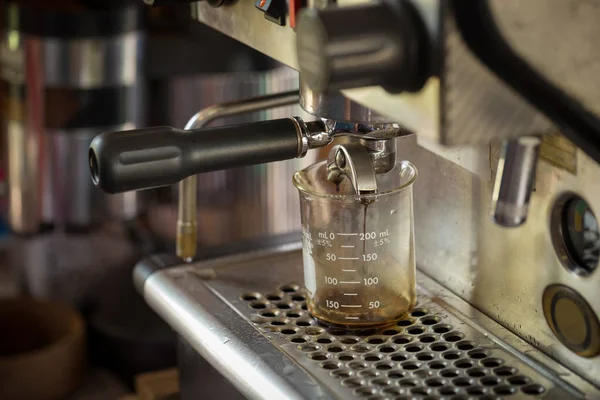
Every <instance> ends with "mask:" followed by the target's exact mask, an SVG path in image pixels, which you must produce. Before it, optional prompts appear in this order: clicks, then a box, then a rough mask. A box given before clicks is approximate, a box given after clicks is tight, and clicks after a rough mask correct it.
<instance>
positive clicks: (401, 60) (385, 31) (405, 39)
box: [296, 0, 429, 93]
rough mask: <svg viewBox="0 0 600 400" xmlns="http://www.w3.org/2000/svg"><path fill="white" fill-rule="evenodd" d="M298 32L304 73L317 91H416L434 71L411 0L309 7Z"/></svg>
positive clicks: (302, 72)
mask: <svg viewBox="0 0 600 400" xmlns="http://www.w3.org/2000/svg"><path fill="white" fill-rule="evenodd" d="M296 33H297V50H298V61H299V67H300V68H299V69H300V75H301V79H302V80H303V81H304V82H305V83H306V84H307V85H308V86H309V87H310V88H311V89H313V90H314V91H316V92H320V93H323V92H327V91H335V90H341V89H350V88H356V87H365V86H382V87H383V88H384V89H385V90H387V91H388V92H390V93H399V92H403V91H412V92H414V91H418V90H420V89H421V88H422V87H423V84H424V83H425V80H426V79H427V77H428V75H429V68H428V66H427V64H428V63H427V60H426V55H427V54H428V51H429V50H428V49H429V46H428V45H427V39H426V38H427V35H426V33H425V29H424V26H423V23H422V20H421V18H420V16H419V14H418V12H417V11H416V10H415V9H414V7H413V6H412V5H411V4H410V3H409V2H408V1H403V0H399V1H398V0H396V1H393V0H391V1H384V2H379V3H366V4H360V5H356V6H348V7H339V8H336V7H332V8H327V9H324V10H317V9H314V8H310V9H305V10H303V11H302V13H301V14H300V16H299V20H298V24H297V27H296Z"/></svg>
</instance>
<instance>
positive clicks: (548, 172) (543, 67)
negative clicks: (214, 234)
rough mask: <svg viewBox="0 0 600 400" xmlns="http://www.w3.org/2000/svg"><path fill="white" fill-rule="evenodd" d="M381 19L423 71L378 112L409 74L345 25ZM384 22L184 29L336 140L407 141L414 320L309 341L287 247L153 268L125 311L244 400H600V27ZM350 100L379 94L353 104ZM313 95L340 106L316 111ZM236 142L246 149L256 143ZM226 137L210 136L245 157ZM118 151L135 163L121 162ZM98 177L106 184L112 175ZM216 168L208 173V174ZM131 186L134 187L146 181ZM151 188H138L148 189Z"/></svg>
mask: <svg viewBox="0 0 600 400" xmlns="http://www.w3.org/2000/svg"><path fill="white" fill-rule="evenodd" d="M396 3H398V4H400V3H401V4H402V5H404V6H405V7H407V8H406V9H407V10H410V12H411V13H412V14H411V15H413V17H414V15H417V16H418V18H417V19H418V20H419V21H420V22H421V25H422V26H421V28H423V30H422V31H421V33H424V35H422V36H421V37H419V39H420V40H424V42H422V43H426V46H424V48H423V49H424V52H423V54H421V56H422V57H425V58H427V59H428V61H429V62H428V64H427V67H428V68H430V70H428V71H427V73H428V74H427V79H425V80H424V82H423V85H422V86H421V87H416V88H415V87H411V88H409V89H407V90H404V91H402V93H400V94H392V93H393V92H394V86H393V83H397V82H391V83H390V82H389V81H386V82H383V81H381V82H380V80H378V79H380V77H379V76H378V75H377V74H376V73H374V72H373V71H375V72H378V71H379V72H381V74H380V75H381V76H385V77H388V75H389V74H388V73H389V72H393V71H397V69H392V70H391V71H390V70H389V69H388V67H390V64H393V65H394V67H396V66H397V64H398V63H402V62H403V60H404V59H405V57H408V56H409V54H408V52H407V51H408V50H407V51H404V50H406V49H405V48H403V47H402V46H400V45H399V44H398V43H396V42H394V40H393V39H394V38H395V36H392V37H389V36H386V35H387V34H389V33H390V29H391V27H392V28H393V27H398V26H401V27H402V28H404V26H403V25H402V24H393V22H394V21H391V22H392V23H391V25H390V20H389V19H386V18H387V17H385V18H383V19H382V24H381V26H377V24H368V25H367V24H365V26H362V25H361V24H360V23H359V22H360V16H361V12H369V13H372V14H370V15H380V16H385V15H386V13H385V11H386V10H391V11H393V12H396V9H395V8H394V7H396V6H397V4H396ZM396 3H394V2H389V1H382V2H364V1H360V0H358V1H350V0H340V1H338V2H335V4H334V3H333V2H328V1H324V2H310V1H309V2H306V3H301V2H297V3H296V2H295V1H290V2H288V3H287V4H288V6H289V9H288V10H287V11H283V13H282V11H281V9H280V8H277V4H279V5H280V6H281V5H282V4H283V3H278V2H277V0H271V1H265V2H257V3H256V4H252V2H249V1H238V2H233V3H227V2H197V3H194V4H193V5H192V6H191V8H192V15H193V16H194V17H195V18H196V19H198V20H199V21H201V22H203V23H205V24H207V25H210V26H212V27H214V28H216V29H218V30H220V31H222V32H224V33H225V34H227V35H228V36H231V37H233V38H236V39H238V40H240V41H242V42H243V43H245V44H247V45H249V46H251V47H254V48H256V49H258V50H259V51H261V52H263V53H265V54H267V55H270V56H271V57H273V58H275V59H277V60H278V61H281V62H283V63H284V64H287V65H289V66H291V67H292V68H296V69H300V72H301V79H303V82H302V84H301V93H300V104H301V105H302V106H303V108H304V109H305V110H306V111H308V112H310V113H312V114H314V115H315V116H316V117H320V118H326V119H334V120H337V121H343V122H346V123H350V124H352V125H353V127H352V131H353V132H356V131H358V129H357V128H358V127H359V126H360V124H365V123H366V124H373V123H388V122H397V123H399V124H401V125H402V126H403V127H404V128H406V129H407V130H410V131H413V132H415V133H416V135H408V136H407V137H400V138H398V139H397V142H398V143H397V146H398V147H397V149H396V152H397V155H398V158H399V159H408V160H409V161H411V162H412V163H413V164H415V165H416V167H417V169H418V170H419V180H418V181H417V183H416V184H415V194H414V198H415V207H414V213H415V217H414V218H415V236H416V258H417V267H418V269H419V270H420V273H421V277H420V280H419V283H420V287H419V296H418V297H419V305H418V308H417V309H416V310H415V311H414V312H413V313H412V314H411V315H410V316H408V317H407V318H405V319H404V320H402V321H400V322H399V323H398V324H397V326H394V327H386V328H383V329H381V330H380V331H372V332H362V333H355V334H350V333H348V332H347V331H339V330H336V329H331V328H326V327H323V326H319V325H318V324H317V323H316V321H315V320H314V319H312V318H311V317H310V316H308V315H307V314H306V312H305V310H304V309H303V302H304V297H303V294H302V289H301V287H300V286H299V284H300V282H299V277H300V259H301V257H300V256H299V253H298V251H297V246H298V244H297V243H295V244H294V243H291V244H290V245H289V246H290V247H286V248H284V249H281V248H279V249H270V250H267V251H265V252H254V253H245V254H238V255H235V256H232V257H230V258H223V259H217V260H214V261H210V262H205V263H197V264H194V263H192V264H191V265H181V264H179V261H178V260H176V259H175V260H173V259H168V258H161V257H158V256H156V257H151V258H149V259H147V260H145V261H143V262H141V263H140V264H138V266H137V267H136V272H135V274H134V280H135V281H136V284H137V286H138V289H139V291H140V292H141V293H142V295H143V296H144V298H145V299H146V301H147V302H148V303H149V304H150V305H151V306H152V307H153V308H154V309H155V311H157V312H158V313H159V314H160V315H161V316H162V317H163V318H164V319H165V320H166V321H167V322H168V323H169V324H170V325H171V326H172V327H173V328H174V329H175V330H176V331H177V332H178V333H179V334H180V335H181V336H182V338H183V339H184V340H185V342H187V343H189V346H191V347H192V348H193V349H195V350H196V351H197V352H198V353H199V356H202V357H204V358H205V359H206V360H207V361H208V362H209V363H210V364H211V365H212V366H213V367H214V368H215V369H216V370H217V371H219V372H220V373H221V374H222V375H223V376H224V377H225V378H226V379H227V380H228V381H229V382H230V383H231V384H232V385H233V386H234V387H235V388H236V389H237V391H239V392H240V393H241V394H242V395H243V396H246V397H249V398H294V399H295V398H323V399H325V398H350V397H352V396H357V397H365V398H369V399H372V400H374V399H387V398H398V399H404V398H407V399H412V398H431V399H438V398H456V399H461V398H503V397H509V396H514V397H517V398H521V397H524V398H527V397H529V396H534V397H535V396H537V397H545V398H600V389H599V387H600V356H599V355H600V322H599V321H598V316H597V315H598V313H599V312H600V298H599V297H598V291H597V290H596V288H597V287H598V284H599V283H600V282H599V279H600V276H599V275H598V273H597V272H596V270H597V264H598V260H599V259H600V246H599V243H600V237H599V229H598V223H597V221H596V219H595V217H594V216H593V214H594V211H595V212H596V214H597V213H598V212H600V211H598V210H600V203H598V201H597V199H598V193H596V192H597V191H598V187H597V185H595V182H596V181H597V179H598V176H600V166H599V164H598V161H600V151H599V150H600V140H598V139H599V138H598V133H599V132H600V130H599V129H598V127H599V126H600V125H598V115H600V109H599V108H598V107H599V105H600V101H599V98H598V93H599V91H598V90H596V88H597V87H596V86H595V85H594V84H589V85H588V84H586V82H588V81H589V77H590V76H594V74H595V73H596V72H598V65H599V62H598V60H599V59H600V53H599V52H597V51H594V48H593V45H592V43H593V42H594V37H595V32H597V30H598V28H597V26H596V24H595V21H596V20H597V17H598V15H599V13H600V8H599V7H598V6H597V5H596V4H593V3H592V2H588V1H558V0H556V1H550V2H547V3H546V2H544V3H542V2H533V1H531V2H522V1H517V0H512V1H501V0H490V1H467V0H463V1H460V0H457V1H449V2H442V1H436V0H411V1H402V2H396ZM271 7H275V8H273V9H271ZM303 7H308V8H311V9H312V11H311V12H307V13H305V14H304V15H305V17H304V18H305V19H304V20H305V21H309V22H310V23H309V22H306V23H304V25H302V24H296V22H295V21H294V19H293V18H291V17H290V14H289V12H291V11H292V10H293V14H294V15H295V14H296V13H297V12H299V11H300V10H301V9H302V8H303ZM353 7H357V8H353ZM377 7H380V8H377ZM381 7H383V8H381ZM386 7H389V8H386ZM315 10H319V11H315ZM336 13H337V17H336ZM340 16H341V17H340ZM540 16H543V17H540ZM342 17H343V18H342ZM574 17H577V18H574ZM301 18H302V17H301ZM307 18H312V19H310V20H309V19H307ZM336 18H339V19H337V20H336ZM301 20H302V19H301ZM384 20H385V21H384ZM332 21H334V22H337V23H336V24H333V23H332ZM349 21H350V22H353V23H349ZM370 21H372V20H370ZM575 21H576V22H575ZM344 22H348V23H346V24H345V23H344ZM355 22H356V23H355ZM384 22H385V24H387V25H385V24H384ZM396 22H397V21H396ZM311 24H312V25H311ZM290 25H294V26H290ZM384 25H385V26H384ZM559 25H560V26H562V27H563V28H564V29H560V30H559V29H556V26H559ZM490 26H492V27H495V28H496V29H497V31H498V32H490V31H489V29H487V28H489V27H490ZM294 27H295V28H296V30H294V29H293V28H294ZM307 27H309V28H311V27H312V28H314V29H313V30H311V29H308V28H307ZM386 29H387V30H386ZM486 29H487V30H486ZM492 31H493V29H492ZM364 32H367V33H368V34H366V35H365V36H366V37H367V39H365V40H364V41H363V40H362V39H361V34H363V33H364ZM474 32H475V34H474ZM477 32H479V33H481V34H482V35H481V37H480V38H478V37H477ZM297 35H298V36H299V37H297ZM423 36H424V37H423ZM370 37H375V38H376V39H375V40H369V38H370ZM307 38H308V39H307ZM381 38H383V39H381ZM499 38H500V39H502V40H500V41H498V40H499ZM550 38H554V40H551V39H550ZM387 39H390V40H387ZM488 39H489V41H488V42H486V40H488ZM492 39H494V40H495V41H493V40H492ZM336 40H337V42H336ZM382 42H383V43H384V44H385V46H384V45H381V46H380V47H379V48H378V47H377V45H378V44H380V43H382ZM332 43H333V44H335V43H338V44H339V43H342V44H343V45H340V46H338V47H335V46H334V45H333V44H332ZM486 43H487V47H488V48H489V49H494V50H493V51H489V49H486ZM495 45H499V46H496V47H495ZM557 47H558V48H559V49H560V51H556V48H557ZM323 49H326V50H323ZM381 49H384V50H381ZM423 49H421V50H423ZM507 49H508V50H507ZM296 50H298V53H296ZM330 50H331V51H330ZM333 50H337V51H338V52H335V51H333ZM385 50H388V52H387V53H386V51H385ZM369 51H372V52H373V54H376V55H378V56H380V57H372V58H371V59H366V58H364V59H362V60H364V63H365V64H366V65H367V67H368V68H370V69H368V71H367V72H368V73H367V72H365V74H364V76H363V75H361V74H360V73H358V72H357V70H360V68H359V67H360V66H361V65H360V64H361V57H367V56H368V54H369ZM494 51H498V54H500V56H499V55H498V54H496V55H494ZM296 54H298V55H299V57H296ZM504 56H506V57H504ZM406 59H408V58H406ZM348 60H350V61H348ZM412 61H415V60H412ZM507 61H508V64H511V63H512V66H511V65H506V63H507ZM513 61H514V62H513ZM387 62H389V63H390V64H386V63H387ZM403 66H404V65H403ZM513 67H514V68H513ZM365 68H366V67H365ZM315 71H316V72H315ZM359 72H360V71H359ZM403 72H405V71H403ZM421 72H423V71H421ZM369 74H371V75H369ZM392 75H393V74H392ZM400 75H402V74H400ZM304 78H308V79H304ZM357 82H358V83H357ZM365 82H367V83H369V84H374V85H375V86H377V85H381V87H373V86H372V85H371V86H370V87H360V86H368V85H366V84H365ZM528 82H529V83H531V85H529V84H528ZM336 84H339V85H341V86H336ZM344 84H347V85H348V86H347V87H345V86H344ZM311 85H312V86H311ZM319 85H321V86H323V87H325V86H327V87H329V86H331V87H335V88H336V90H338V89H339V90H341V94H340V93H332V92H331V91H330V92H328V93H326V94H324V95H323V94H319V93H317V92H316V91H315V90H314V87H313V86H319ZM328 85H329V86H328ZM384 88H385V89H384ZM344 96H346V97H344ZM560 105H562V106H564V107H562V108H561V107H559V106H560ZM272 122H274V123H279V122H280V121H279V122H278V121H272ZM326 122H327V121H324V122H323V124H324V126H325V127H326V128H327V129H325V130H324V131H328V129H330V128H331V126H328V125H327V123H326ZM261 126H266V125H261ZM249 127H251V128H252V129H253V130H252V133H253V134H254V135H259V133H260V132H256V131H255V130H254V129H255V128H256V127H258V125H248V126H247V127H246V128H249ZM241 129H242V128H241V127H240V126H233V127H228V128H227V130H226V131H222V134H223V135H230V136H227V138H229V139H233V138H237V140H239V142H240V143H241V145H240V146H243V145H245V143H246V142H245V141H244V140H245V138H243V137H241V136H240V135H239V132H238V130H241ZM261 129H266V128H261ZM559 129H562V132H561V133H560V134H559V133H557V132H558V131H559ZM282 130H283V128H281V129H278V132H279V131H282ZM234 131H235V132H234ZM157 132H158V131H157V130H156V129H154V130H153V129H149V130H147V131H146V132H145V133H146V134H148V136H147V138H148V140H147V141H145V143H143V144H140V145H143V146H145V147H144V148H145V149H147V150H153V149H154V147H152V146H150V144H149V141H150V139H151V140H152V141H156V146H155V147H156V148H158V149H161V151H164V149H165V148H167V145H166V144H171V143H172V142H170V140H175V139H170V137H171V136H169V135H171V134H172V133H173V134H174V135H179V133H178V132H173V130H172V129H171V128H168V129H167V130H165V131H162V130H161V131H160V132H159V133H160V135H158V133H157ZM206 132H209V133H214V132H212V131H210V130H206V131H204V133H206ZM297 132H300V130H298V131H297ZM303 132H304V131H303ZM142 133H144V132H141V131H139V132H133V133H129V135H131V136H130V137H133V136H134V135H138V134H140V135H141V134H142ZM292 133H293V135H292V136H293V137H294V139H295V136H296V134H295V133H294V132H292ZM305 133H306V132H305ZM313 133H314V132H313ZM328 133H329V131H328ZM198 134H199V135H201V134H202V132H198ZM563 135H564V136H563ZM180 136H181V135H180ZM301 136H302V135H301V134H300V133H298V140H299V141H298V148H299V147H300V141H301V140H300V139H301ZM565 137H566V138H569V139H570V140H567V139H566V138H565ZM106 139H108V137H106ZM103 140H104V139H103V138H101V139H100V140H98V141H97V142H96V146H95V147H94V145H93V146H92V147H93V149H92V150H93V151H94V152H96V153H94V154H96V155H99V154H100V152H101V150H102V149H103V146H104V145H105V143H104V142H103ZM177 140H179V139H177ZM261 140H265V139H264V138H261ZM107 142H108V140H107ZM224 142H225V141H224ZM177 143H178V144H177V145H181V143H180V142H177ZM573 143H574V144H573ZM210 145H211V146H213V145H214V144H213V143H212V142H210ZM215 146H216V145H215ZM295 146H296V142H293V143H292V144H291V147H293V148H294V147H295ZM448 146H454V147H448ZM577 146H579V147H577ZM224 147H226V146H224V143H221V147H218V148H217V150H223V148H224ZM292 150H295V148H294V149H292ZM122 151H123V152H125V153H130V154H131V153H133V152H135V151H137V149H134V148H133V145H132V144H131V143H127V145H126V146H125V147H124V149H123V150H122ZM256 152H257V153H258V152H259V150H256ZM300 153H301V151H298V152H296V151H291V153H290V155H289V156H288V158H292V157H297V156H299V154H300ZM165 154H166V153H165ZM96 155H95V156H94V157H96ZM184 155H185V151H184V149H181V150H180V151H179V152H178V153H177V156H178V157H179V156H181V159H182V160H183V159H184V158H183V157H184ZM244 156H245V155H244ZM204 157H205V158H206V159H209V158H210V155H208V154H205V155H204ZM222 158H223V159H225V158H226V157H222ZM95 159H96V158H94V161H95ZM98 159H101V157H98ZM275 159H277V160H279V159H281V158H277V157H275V158H273V159H272V160H275ZM103 162H104V164H103V165H105V166H106V167H105V168H106V171H109V170H110V169H111V168H113V169H114V170H116V168H114V166H115V165H117V163H115V162H113V161H111V160H110V159H109V158H105V159H103ZM146 162H147V163H148V164H147V165H151V164H149V163H150V162H152V163H153V164H152V166H153V167H154V166H158V165H163V164H160V162H161V160H159V159H152V160H150V161H146ZM184 162H187V161H185V160H184ZM213 163H214V164H215V165H219V166H221V167H222V168H225V167H223V166H222V164H223V163H222V162H221V160H220V159H217V160H213ZM198 164H200V165H199V166H196V169H195V170H194V171H196V170H206V168H207V167H208V168H212V167H214V169H217V167H215V166H214V165H211V166H207V165H202V164H208V161H205V160H204V159H203V160H200V161H198ZM98 170H102V168H100V169H98V168H95V173H96V175H97V172H98ZM132 171H133V170H132ZM138 172H139V171H133V172H132V175H131V176H134V175H135V176H136V177H139V178H140V180H143V179H144V178H145V177H144V176H141V175H142V174H141V173H138ZM172 175H173V176H174V177H177V176H178V175H177V174H172ZM159 178H160V177H159ZM159 178H157V180H156V182H151V183H150V184H153V183H157V184H158V183H162V184H164V182H163V181H161V180H160V179H159ZM495 178H497V179H495ZM494 181H495V182H496V183H495V184H496V187H495V188H494V183H493V182H494ZM145 184H146V185H147V184H148V182H145ZM133 186H135V185H133ZM141 186H143V185H140V186H139V187H141ZM114 187H116V186H114ZM114 187H113V189H114ZM113 189H111V190H113ZM490 204H493V206H494V212H493V213H492V215H493V217H494V219H492V218H491V216H490V215H491V213H490ZM294 246H296V248H294ZM178 264H179V265H178ZM173 265H174V266H173ZM166 267H171V268H166ZM484 314H485V315H484ZM438 345H443V346H440V347H438ZM436 348H437V349H438V350H436ZM186 354H188V355H189V354H190V352H189V351H187V352H186ZM188 376H189V374H188ZM198 382H199V384H201V383H200V380H198ZM183 395H184V396H185V393H183Z"/></svg>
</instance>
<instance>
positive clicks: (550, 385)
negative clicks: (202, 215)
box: [144, 250, 599, 400]
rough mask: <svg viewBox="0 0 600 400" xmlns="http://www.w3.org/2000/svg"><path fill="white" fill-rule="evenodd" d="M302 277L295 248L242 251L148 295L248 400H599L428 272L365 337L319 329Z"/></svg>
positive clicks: (157, 285) (181, 272) (167, 280)
mask: <svg viewBox="0 0 600 400" xmlns="http://www.w3.org/2000/svg"><path fill="white" fill-rule="evenodd" d="M204 279H207V280H204ZM301 279H302V256H301V252H299V251H296V250H293V251H278V252H273V253H270V252H267V253H265V254H259V255H253V256H252V257H250V256H244V255H240V256H232V257H230V258H224V259H218V260H214V261H207V262H204V263H199V264H196V265H191V266H180V267H176V268H172V269H166V270H161V271H159V272H156V273H155V274H153V275H152V276H151V277H150V278H149V279H148V281H147V282H146V284H145V288H144V297H145V298H146V300H147V301H148V302H149V304H150V305H151V306H152V307H153V308H154V309H155V310H156V311H157V312H158V313H159V314H160V315H161V316H162V317H163V318H165V319H166V320H167V322H169V323H170V324H171V326H172V327H173V328H174V329H175V330H176V331H177V332H179V333H180V334H181V335H182V336H183V337H184V338H185V339H186V340H187V341H188V342H189V343H190V344H191V345H192V347H194V348H195V349H196V350H197V351H199V352H200V353H201V354H202V355H203V356H204V357H205V358H206V359H207V360H208V361H209V362H210V363H211V364H212V365H213V366H215V368H217V369H218V370H219V371H220V372H221V373H222V374H223V375H224V376H225V377H227V378H228V379H230V380H232V381H236V382H242V383H243V385H242V386H241V390H242V391H243V393H244V394H246V395H247V396H248V397H251V398H260V399H273V398H277V399H279V398H294V399H300V398H305V399H336V398H337V399H348V398H364V399H369V400H376V399H456V400H459V399H498V398H512V399H514V398H524V399H530V398H536V397H537V398H541V397H543V398H546V399H564V398H583V397H584V393H588V394H589V393H591V394H592V397H591V398H598V397H593V396H597V395H598V393H599V392H598V391H597V389H596V388H594V387H593V386H591V385H590V384H589V383H587V382H585V381H583V380H582V379H581V378H579V377H578V376H577V375H574V374H572V373H571V372H570V371H568V370H566V369H565V368H564V367H562V366H561V365H560V364H558V363H556V362H555V361H553V360H551V359H549V358H548V357H547V356H545V355H544V354H542V353H541V352H539V351H538V350H536V349H535V348H533V347H531V346H530V345H528V344H527V343H525V342H524V341H522V340H521V339H519V338H518V337H516V336H515V335H513V334H512V333H510V332H509V331H507V330H506V329H505V328H503V327H502V326H500V325H499V324H498V323H496V322H495V321H493V320H492V319H490V318H488V317H486V316H485V315H483V314H482V313H481V312H479V311H477V310H475V309H474V308H473V307H472V306H470V305H469V304H468V303H466V302H465V301H463V300H461V299H460V298H458V297H457V296H456V295H454V294H452V293H451V292H449V291H448V290H447V289H445V288H443V287H442V286H440V285H439V284H438V283H436V282H435V281H433V280H432V279H430V278H428V277H427V276H425V275H424V274H420V275H419V277H418V288H417V298H418V306H417V308H415V309H414V310H413V311H412V312H411V314H410V315H408V316H407V317H406V318H404V319H402V320H401V321H399V322H397V323H395V324H394V325H391V326H386V327H383V328H379V329H369V330H362V331H346V330H342V329H338V328H333V327H327V326H323V325H321V324H319V323H318V322H317V321H316V320H315V319H314V318H312V317H311V315H310V314H309V313H308V311H307V309H306V299H305V297H304V294H303V289H302V288H301V286H300V285H299V284H297V283H298V282H300V281H301ZM288 280H291V281H293V282H296V283H292V284H282V283H284V282H286V281H288ZM257 381H260V383H257Z"/></svg>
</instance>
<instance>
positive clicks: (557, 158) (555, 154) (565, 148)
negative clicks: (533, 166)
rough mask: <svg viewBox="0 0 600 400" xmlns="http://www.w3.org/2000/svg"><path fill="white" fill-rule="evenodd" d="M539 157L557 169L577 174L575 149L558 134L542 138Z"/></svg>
mask: <svg viewBox="0 0 600 400" xmlns="http://www.w3.org/2000/svg"><path fill="white" fill-rule="evenodd" d="M540 157H541V158H542V159H543V160H545V161H547V162H548V163H550V164H552V165H554V166H555V167H557V168H561V169H564V170H565V171H568V172H570V173H572V174H576V173H577V147H576V146H575V145H574V144H573V143H571V142H570V141H569V140H568V139H567V138H565V137H564V136H562V135H561V134H560V133H556V134H554V135H545V136H544V137H543V138H542V145H541V147H540Z"/></svg>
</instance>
